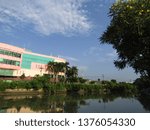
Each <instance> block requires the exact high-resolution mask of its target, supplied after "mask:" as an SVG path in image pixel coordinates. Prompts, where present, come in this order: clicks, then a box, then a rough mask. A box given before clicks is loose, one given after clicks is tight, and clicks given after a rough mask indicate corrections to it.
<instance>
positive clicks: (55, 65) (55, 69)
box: [46, 61, 68, 82]
mask: <svg viewBox="0 0 150 130" xmlns="http://www.w3.org/2000/svg"><path fill="white" fill-rule="evenodd" d="M67 66H68V63H67V62H66V63H64V62H51V61H49V62H48V64H47V69H46V70H47V71H48V72H49V73H52V74H54V81H55V82H56V81H57V77H58V74H59V73H60V72H62V73H66V71H67Z"/></svg>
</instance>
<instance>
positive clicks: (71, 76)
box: [66, 66, 78, 83]
mask: <svg viewBox="0 0 150 130" xmlns="http://www.w3.org/2000/svg"><path fill="white" fill-rule="evenodd" d="M66 78H67V81H68V82H71V83H72V82H77V81H78V68H77V67H76V66H72V67H68V68H67V71H66Z"/></svg>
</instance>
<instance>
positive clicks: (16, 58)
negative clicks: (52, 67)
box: [0, 43, 66, 77]
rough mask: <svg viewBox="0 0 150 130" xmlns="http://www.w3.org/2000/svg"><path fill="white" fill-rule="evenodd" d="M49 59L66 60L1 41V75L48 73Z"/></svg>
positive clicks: (55, 60)
mask: <svg viewBox="0 0 150 130" xmlns="http://www.w3.org/2000/svg"><path fill="white" fill-rule="evenodd" d="M49 61H51V62H63V63H65V62H66V60H65V59H62V58H58V57H54V56H47V55H42V54H38V53H33V52H30V51H27V50H26V49H23V48H19V47H16V46H12V45H8V44H5V43H0V76H11V77H19V76H21V75H23V74H25V76H30V77H34V76H35V75H44V74H48V72H47V71H46V68H47V63H48V62H49ZM59 75H64V73H59Z"/></svg>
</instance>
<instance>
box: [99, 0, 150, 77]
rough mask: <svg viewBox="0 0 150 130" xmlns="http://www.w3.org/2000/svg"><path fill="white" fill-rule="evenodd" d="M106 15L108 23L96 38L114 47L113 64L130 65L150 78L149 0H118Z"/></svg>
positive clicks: (121, 67) (118, 65)
mask: <svg viewBox="0 0 150 130" xmlns="http://www.w3.org/2000/svg"><path fill="white" fill-rule="evenodd" d="M109 16H110V17H111V22H110V25H109V26H108V27H107V30H106V31H105V32H104V33H103V34H102V36H101V37H100V41H101V42H102V43H107V44H111V45H112V46H113V48H114V49H116V50H117V54H118V59H117V60H116V61H114V64H115V66H116V67H118V68H119V69H123V68H125V67H126V66H130V67H132V68H133V69H134V70H135V72H136V73H140V74H141V76H145V77H148V79H150V0H118V1H117V2H115V3H114V4H113V5H112V6H111V8H110V12H109Z"/></svg>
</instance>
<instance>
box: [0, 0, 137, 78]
mask: <svg viewBox="0 0 150 130" xmlns="http://www.w3.org/2000/svg"><path fill="white" fill-rule="evenodd" d="M114 1H115V0H32V1H30V0H11V1H10V0H0V42H4V43H9V44H12V45H15V46H19V47H23V48H26V49H29V50H32V51H33V52H37V53H42V54H46V55H54V56H59V57H62V58H65V59H67V60H68V61H69V62H70V64H71V65H74V66H78V68H79V75H80V76H84V77H85V78H90V79H98V78H100V79H102V78H103V76H102V75H104V79H108V80H110V79H117V80H118V81H130V80H134V79H136V78H137V75H136V74H134V71H133V70H132V68H126V69H124V70H118V69H117V68H115V66H114V64H113V61H114V60H115V59H117V54H116V52H115V50H113V49H112V47H111V46H110V45H106V44H105V45H102V44H100V42H99V39H98V38H99V37H100V35H101V34H102V33H103V31H104V30H105V29H106V28H107V26H108V25H109V22H110V18H109V17H108V12H109V8H110V6H111V5H112V3H113V2H114Z"/></svg>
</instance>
